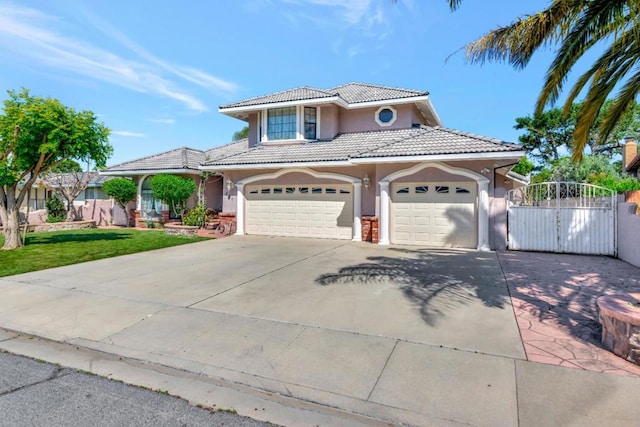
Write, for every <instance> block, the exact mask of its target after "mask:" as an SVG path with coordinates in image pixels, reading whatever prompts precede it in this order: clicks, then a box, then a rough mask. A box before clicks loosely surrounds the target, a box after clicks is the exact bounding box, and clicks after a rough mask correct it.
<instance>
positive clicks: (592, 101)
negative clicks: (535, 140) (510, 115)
mask: <svg viewBox="0 0 640 427" xmlns="http://www.w3.org/2000/svg"><path fill="white" fill-rule="evenodd" d="M461 3H462V0H449V7H450V8H451V9H453V10H455V9H457V8H458V7H459V6H460V4H461ZM639 30H640V2H638V1H633V0H591V1H587V0H552V1H550V3H549V5H548V6H547V7H546V8H545V9H543V10H542V11H540V12H538V13H535V14H532V15H525V16H521V17H519V18H517V19H516V20H515V21H514V22H512V23H511V24H509V25H507V26H502V27H498V28H496V29H494V30H492V31H490V32H489V33H487V34H485V35H484V36H482V37H481V38H479V39H477V40H476V41H474V42H471V43H469V44H468V45H467V46H466V58H467V60H469V61H470V62H471V63H479V64H482V63H484V62H486V61H497V62H501V61H502V62H508V63H509V64H510V65H512V66H513V67H514V68H524V67H526V66H527V64H528V63H529V61H530V60H531V58H532V56H533V54H534V53H535V52H536V51H537V50H538V49H539V48H540V47H542V46H548V45H559V46H558V48H557V50H556V53H555V58H554V59H553V61H552V63H551V64H550V66H549V68H548V70H547V73H546V76H545V79H544V84H543V86H542V89H541V91H540V94H539V96H538V100H537V102H536V108H535V113H536V114H541V113H542V112H543V111H544V109H545V107H547V106H548V105H553V104H554V103H555V102H556V101H557V100H558V98H559V96H560V93H561V92H562V91H563V89H564V86H565V83H566V81H567V77H568V75H569V74H570V73H571V72H572V71H573V70H574V69H575V65H576V64H577V63H578V62H579V61H580V59H582V58H583V57H585V56H589V55H590V54H593V53H594V52H597V55H598V57H597V59H596V60H595V61H594V62H593V64H592V65H591V66H590V67H589V68H588V69H587V71H585V72H584V73H582V74H580V75H579V76H578V78H577V81H576V82H575V83H574V85H573V87H571V89H570V90H569V93H568V96H567V98H566V101H565V103H564V107H563V111H564V113H565V114H567V115H568V114H569V113H570V110H571V106H572V104H573V103H574V102H575V100H576V99H577V97H578V96H579V95H580V94H581V93H583V91H584V90H586V98H585V100H584V103H583V104H582V107H581V108H580V110H579V111H578V113H577V118H576V127H575V130H574V142H573V160H575V161H578V160H580V159H581V158H582V155H583V151H584V148H585V147H586V146H587V145H588V143H589V137H590V134H591V129H592V128H593V126H594V124H595V123H596V121H597V119H598V115H599V114H600V111H601V110H602V109H603V107H604V104H605V102H606V100H607V98H609V96H610V95H612V94H614V93H615V97H614V100H613V102H612V103H611V105H610V106H609V108H608V109H607V110H606V114H604V116H603V118H602V121H601V122H600V124H599V129H598V135H599V140H600V141H607V140H608V139H609V136H610V135H611V133H612V132H613V131H614V129H615V127H616V125H617V124H618V123H619V122H620V121H621V120H622V118H623V116H624V114H625V113H626V112H627V111H628V110H629V108H631V106H632V104H633V102H634V101H635V99H636V96H637V95H638V92H640V73H639V72H638V68H637V66H638V62H639V61H640V38H639V37H638V32H639ZM616 90H617V92H614V91H616Z"/></svg>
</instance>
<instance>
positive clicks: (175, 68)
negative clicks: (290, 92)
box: [0, 4, 237, 112]
mask: <svg viewBox="0 0 640 427" xmlns="http://www.w3.org/2000/svg"><path fill="white" fill-rule="evenodd" d="M58 22H59V21H58V20H57V18H56V17H54V16H50V15H46V14H44V13H42V12H40V11H38V10H36V9H32V8H26V7H22V6H17V5H12V4H0V49H3V50H9V51H11V52H12V54H13V55H23V56H26V57H29V58H30V59H32V60H35V61H36V62H37V64H38V65H39V66H46V67H49V68H51V69H58V70H63V71H66V72H69V73H72V74H76V75H81V76H83V77H88V78H90V79H94V80H99V81H102V82H106V83H109V84H113V85H117V86H121V87H125V88H127V89H129V90H133V91H136V92H140V93H149V94H153V95H156V96H161V97H165V98H170V99H173V100H175V101H178V102H180V103H182V104H184V105H186V106H187V107H188V108H189V109H191V110H194V111H197V112H203V111H206V110H207V106H206V105H205V103H204V102H203V101H202V100H201V99H199V98H198V97H196V96H195V95H193V94H192V93H191V92H190V91H189V90H187V89H185V88H184V87H183V86H184V84H185V83H191V84H194V85H197V86H199V87H202V88H205V89H208V90H210V91H212V92H214V93H222V94H225V95H228V94H232V93H233V92H235V90H236V89H237V86H236V85H235V84H234V83H232V82H228V81H225V80H223V79H220V78H218V77H215V76H212V75H210V74H207V73H205V72H203V71H200V70H198V69H195V68H192V67H185V66H182V65H174V64H171V63H169V62H167V61H163V60H161V59H159V58H157V57H155V56H153V55H151V54H150V53H148V52H147V51H145V50H144V49H143V48H142V47H140V46H138V45H137V44H135V43H134V42H133V41H131V40H129V39H127V38H126V37H125V36H124V35H123V34H121V33H119V32H118V31H117V30H115V29H113V28H111V27H108V26H107V25H106V24H102V26H101V27H100V28H101V29H102V31H103V32H105V34H107V35H109V36H110V37H112V38H114V39H116V40H118V41H119V42H121V43H122V44H123V45H125V46H126V47H127V48H128V49H129V50H131V51H133V52H134V53H135V54H136V55H137V57H136V58H135V59H127V58H125V57H123V56H121V55H118V54H115V53H113V52H111V51H108V50H106V49H103V48H101V47H99V46H96V45H93V44H91V43H88V42H86V41H84V40H81V39H78V38H74V37H69V36H65V35H63V34H61V33H60V32H59V31H57V30H56V24H57V23H58Z"/></svg>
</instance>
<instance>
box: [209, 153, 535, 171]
mask: <svg viewBox="0 0 640 427" xmlns="http://www.w3.org/2000/svg"><path fill="white" fill-rule="evenodd" d="M524 155H525V152H524V151H509V152H505V153H465V154H440V155H433V156H404V157H402V156H398V157H366V158H362V159H350V160H333V161H328V162H295V163H255V164H246V165H219V166H215V165H213V166H203V165H201V166H200V170H221V171H222V170H242V169H275V168H291V167H336V166H357V165H367V164H376V163H418V162H420V163H422V162H444V161H453V160H468V161H472V160H480V159H481V160H501V159H512V158H513V159H518V158H520V157H522V156H524ZM471 156H472V157H471Z"/></svg>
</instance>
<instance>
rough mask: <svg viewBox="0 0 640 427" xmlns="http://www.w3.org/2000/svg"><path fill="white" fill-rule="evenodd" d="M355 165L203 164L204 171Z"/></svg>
mask: <svg viewBox="0 0 640 427" xmlns="http://www.w3.org/2000/svg"><path fill="white" fill-rule="evenodd" d="M337 166H340V167H342V166H354V165H353V164H352V163H351V162H350V161H348V160H330V161H326V162H283V163H250V164H235V165H201V166H200V169H201V170H203V171H225V170H247V169H281V168H297V167H337Z"/></svg>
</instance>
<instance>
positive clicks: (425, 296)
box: [316, 248, 510, 326]
mask: <svg viewBox="0 0 640 427" xmlns="http://www.w3.org/2000/svg"><path fill="white" fill-rule="evenodd" d="M388 251H389V252H392V253H393V254H392V255H391V254H390V256H371V257H368V258H367V262H363V263H360V264H355V265H349V266H346V267H342V268H340V269H339V270H338V272H336V273H327V274H323V275H321V276H320V277H318V278H317V279H316V283H318V284H320V285H322V286H331V285H339V284H350V283H355V284H362V285H370V284H376V283H391V284H392V285H394V286H397V287H398V288H399V289H400V290H401V291H402V292H403V294H404V296H405V297H406V298H407V299H408V300H409V301H410V302H411V303H412V304H413V305H414V306H415V307H416V308H417V309H418V310H419V312H420V315H421V317H422V319H423V320H424V321H425V322H426V323H427V324H428V325H430V326H434V325H436V324H437V322H438V320H439V319H440V318H443V317H446V315H447V313H450V312H451V311H455V310H457V309H460V308H462V307H464V306H465V305H468V304H470V303H471V302H473V301H476V300H480V301H481V303H482V304H483V305H484V306H486V307H491V308H498V309H504V308H505V305H506V306H510V302H509V294H508V290H507V287H506V284H505V282H504V277H503V276H502V273H501V270H500V266H499V264H498V261H497V258H496V255H495V254H493V253H479V252H471V251H468V252H467V251H456V250H446V249H445V250H440V249H438V250H430V249H404V248H389V249H388Z"/></svg>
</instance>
